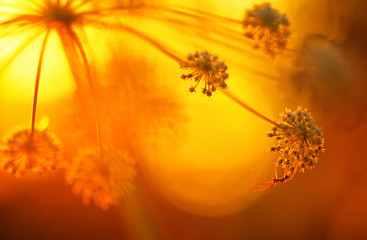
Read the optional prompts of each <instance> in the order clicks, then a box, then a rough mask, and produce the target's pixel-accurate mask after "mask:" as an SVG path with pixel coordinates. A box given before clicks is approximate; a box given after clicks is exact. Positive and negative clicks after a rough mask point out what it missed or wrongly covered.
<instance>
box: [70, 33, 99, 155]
mask: <svg viewBox="0 0 367 240" xmlns="http://www.w3.org/2000/svg"><path fill="white" fill-rule="evenodd" d="M67 31H68V34H69V35H70V37H71V38H72V39H73V40H74V43H75V44H76V46H77V48H78V50H79V52H80V55H81V57H82V60H83V63H84V67H85V70H86V74H87V80H88V84H89V86H90V90H91V92H92V100H93V105H94V118H95V125H96V132H97V141H98V146H99V149H100V153H101V157H102V158H103V145H102V134H101V128H100V126H101V124H100V122H101V121H100V119H99V110H98V106H97V94H96V90H95V86H94V83H93V79H92V73H91V70H90V67H89V66H90V65H89V61H88V58H87V54H86V53H85V50H84V48H83V45H82V43H81V41H80V39H79V37H78V35H77V34H76V33H75V31H73V30H72V29H71V28H67Z"/></svg>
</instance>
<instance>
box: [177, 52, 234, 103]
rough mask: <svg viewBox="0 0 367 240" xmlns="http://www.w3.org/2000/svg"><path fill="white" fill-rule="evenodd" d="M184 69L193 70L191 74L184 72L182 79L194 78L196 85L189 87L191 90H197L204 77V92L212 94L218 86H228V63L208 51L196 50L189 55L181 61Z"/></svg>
mask: <svg viewBox="0 0 367 240" xmlns="http://www.w3.org/2000/svg"><path fill="white" fill-rule="evenodd" d="M181 68H182V69H189V70H192V72H191V73H189V74H183V75H182V76H181V78H182V79H184V80H186V79H192V80H194V81H195V85H194V86H191V87H190V88H189V91H190V92H195V89H196V87H197V86H198V85H199V83H200V81H201V79H204V82H205V86H204V88H203V90H202V93H203V94H205V95H207V96H209V97H210V96H211V95H212V93H213V92H215V90H216V89H217V88H226V87H227V84H226V82H225V81H226V80H227V79H228V73H227V69H228V67H227V65H226V64H225V63H224V62H222V61H219V60H218V56H216V55H212V54H210V53H208V52H207V51H202V52H195V53H194V54H189V55H188V56H187V61H184V62H181Z"/></svg>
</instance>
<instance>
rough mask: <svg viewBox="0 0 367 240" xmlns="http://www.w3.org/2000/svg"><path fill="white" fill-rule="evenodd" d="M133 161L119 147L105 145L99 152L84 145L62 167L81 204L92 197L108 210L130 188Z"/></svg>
mask: <svg viewBox="0 0 367 240" xmlns="http://www.w3.org/2000/svg"><path fill="white" fill-rule="evenodd" d="M134 163H135V161H134V160H132V159H131V158H130V157H128V156H126V155H125V154H123V153H122V152H121V151H120V150H118V149H114V148H104V149H103V154H102V155H101V153H100V152H99V148H91V149H86V150H83V151H81V152H80V153H79V155H78V156H77V157H75V158H74V159H73V160H72V161H71V163H70V164H69V165H67V166H66V167H65V171H66V180H67V181H68V183H69V184H71V185H73V192H74V193H75V194H80V195H82V197H83V202H84V204H89V203H90V202H91V201H93V202H94V203H95V205H96V206H98V207H101V208H102V209H104V210H107V209H108V208H109V206H111V205H117V204H118V203H119V201H120V199H121V198H122V197H123V196H125V195H126V194H127V193H129V192H130V191H131V189H132V188H133V180H134V177H135V169H134Z"/></svg>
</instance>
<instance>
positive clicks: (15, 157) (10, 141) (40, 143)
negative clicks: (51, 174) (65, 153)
mask: <svg viewBox="0 0 367 240" xmlns="http://www.w3.org/2000/svg"><path fill="white" fill-rule="evenodd" d="M57 142H58V141H57V140H56V139H55V137H54V136H53V135H52V134H51V133H50V132H49V131H48V130H43V131H39V130H36V129H35V130H34V132H33V135H32V134H31V131H30V130H28V129H25V130H21V131H17V132H15V133H14V134H12V135H11V136H10V137H9V138H7V139H6V140H5V143H4V144H3V146H2V147H1V149H0V157H1V163H0V165H1V167H2V168H4V169H5V170H7V171H9V172H11V173H13V174H15V175H16V176H18V177H19V176H22V175H24V174H25V173H28V172H30V173H34V174H38V175H39V174H42V173H45V172H47V171H49V170H52V169H56V168H58V167H59V166H60V163H61V159H62V153H61V147H60V145H59V144H58V143H57Z"/></svg>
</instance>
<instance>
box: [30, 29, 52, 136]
mask: <svg viewBox="0 0 367 240" xmlns="http://www.w3.org/2000/svg"><path fill="white" fill-rule="evenodd" d="M49 35H50V30H47V32H46V36H45V38H44V40H43V42H42V46H41V51H40V55H39V59H38V66H37V74H36V81H35V87H34V96H33V108H32V123H31V136H30V139H31V141H32V139H33V135H34V126H35V123H36V113H37V102H38V89H39V84H40V79H41V71H42V64H43V57H44V55H45V50H46V44H47V41H48V38H49Z"/></svg>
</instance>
